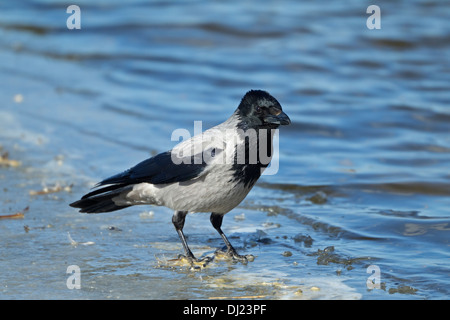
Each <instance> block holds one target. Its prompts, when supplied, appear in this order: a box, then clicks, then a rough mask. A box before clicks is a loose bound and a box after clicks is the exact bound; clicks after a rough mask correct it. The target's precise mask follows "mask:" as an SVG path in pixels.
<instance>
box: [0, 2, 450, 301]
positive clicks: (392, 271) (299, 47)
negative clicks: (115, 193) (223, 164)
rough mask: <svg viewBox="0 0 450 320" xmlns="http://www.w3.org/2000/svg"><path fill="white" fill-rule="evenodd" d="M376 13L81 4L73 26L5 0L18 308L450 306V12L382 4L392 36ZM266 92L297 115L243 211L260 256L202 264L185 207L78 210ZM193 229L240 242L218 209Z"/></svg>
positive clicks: (12, 255) (268, 6)
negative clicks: (63, 302) (251, 94)
mask: <svg viewBox="0 0 450 320" xmlns="http://www.w3.org/2000/svg"><path fill="white" fill-rule="evenodd" d="M370 4H372V3H368V2H365V1H356V0H355V1H345V2H343V3H340V2H336V1H327V2H323V1H322V2H320V3H319V2H310V3H303V2H299V1H292V0H290V1H289V0H287V1H266V2H264V3H263V4H262V3H261V2H257V1H227V2H226V3H225V2H224V3H219V2H213V1H191V2H189V3H184V2H181V1H180V2H178V1H165V2H147V1H126V2H124V1H96V2H95V4H93V3H92V2H89V1H78V2H77V5H78V6H79V7H80V9H81V29H80V30H76V29H74V30H69V29H68V28H67V26H66V20H67V18H68V17H69V16H70V14H68V13H66V8H67V4H66V3H65V2H60V1H45V0H40V1H9V2H2V3H1V4H0V101H2V102H1V104H0V154H2V155H5V154H6V153H7V154H8V156H9V159H11V160H17V161H20V165H19V166H5V165H3V166H0V216H3V215H9V214H14V213H17V212H19V211H22V210H23V209H24V208H26V207H29V210H28V211H26V212H25V214H24V217H23V218H21V219H9V218H8V219H6V218H1V219H0V243H1V247H0V270H1V271H0V297H1V298H2V299H27V298H31V299H105V298H106V299H189V298H193V299H208V298H216V299H217V298H235V299H239V298H254V299H448V297H449V293H450V290H449V287H450V267H449V264H450V259H449V258H450V254H449V251H450V247H449V240H450V224H449V223H450V210H449V207H450V174H449V165H450V135H449V127H450V107H449V103H450V90H449V89H450V86H449V84H450V50H449V49H450V24H449V23H448V21H449V20H450V3H448V2H446V1H420V0H414V1H389V2H388V1H383V2H379V3H378V6H379V7H380V9H381V29H379V30H377V29H374V30H369V29H368V28H367V27H366V20H367V18H368V17H369V16H370V15H369V14H367V13H366V9H367V7H368V6H369V5H370ZM249 89H264V90H267V91H269V92H270V93H271V94H272V95H274V96H275V97H276V98H277V99H278V100H279V101H280V103H281V104H282V106H283V109H284V111H285V112H286V113H287V114H288V115H289V117H290V118H291V120H292V124H291V125H290V126H288V127H283V128H281V130H280V137H279V141H280V144H279V149H280V150H279V157H280V163H279V171H278V172H277V174H275V175H270V176H269V175H268V176H263V177H262V178H261V179H260V181H259V183H258V184H257V186H256V187H255V188H254V189H253V190H252V192H251V193H250V194H249V196H248V197H247V198H246V199H245V200H244V202H243V203H242V204H241V205H240V206H239V207H238V208H236V209H234V210H233V211H231V212H230V213H229V214H227V216H226V217H225V219H224V224H223V229H224V232H225V233H227V234H229V236H230V240H231V241H232V243H233V244H234V245H235V246H236V247H237V249H238V250H239V251H240V253H245V254H253V255H254V256H256V259H255V261H254V262H251V263H249V264H248V265H241V264H232V263H230V262H227V261H222V260H219V259H216V260H215V261H214V262H213V263H212V264H211V265H209V266H208V267H207V268H205V269H203V270H201V271H190V270H189V268H188V267H186V266H183V265H181V266H177V265H173V263H172V261H171V260H172V259H174V258H176V257H177V254H178V253H181V252H182V248H181V244H180V243H179V240H178V236H177V234H176V232H175V230H174V228H173V226H172V224H171V214H172V212H171V211H170V210H168V209H166V208H161V207H133V208H128V209H125V210H123V211H118V212H114V213H109V214H102V215H83V214H80V213H78V212H77V211H76V210H75V209H73V208H70V207H69V206H68V204H69V203H71V202H73V201H74V200H77V199H78V198H79V197H80V196H81V195H83V194H84V193H86V192H87V191H88V190H89V188H90V187H92V186H93V185H94V184H95V183H96V182H98V181H100V180H101V179H103V178H105V177H108V176H111V175H112V174H115V173H118V172H120V171H122V170H125V169H127V168H129V167H131V166H132V165H134V164H136V163H137V162H139V161H141V160H143V159H145V158H147V157H149V156H150V155H154V154H156V153H158V152H162V151H165V150H168V149H170V148H172V147H173V146H174V144H175V142H174V141H171V134H172V132H173V131H174V130H175V129H177V128H186V129H188V130H189V131H190V132H192V133H193V130H194V121H198V120H201V121H203V124H202V125H203V128H204V129H206V128H208V127H210V126H213V125H216V124H218V123H220V122H222V121H223V120H225V119H226V118H228V116H229V115H230V114H231V113H232V112H233V111H234V110H235V108H236V106H237V104H238V103H239V100H240V98H241V97H242V95H243V94H244V93H245V92H246V91H247V90H249ZM55 186H56V187H59V189H56V191H57V192H54V193H47V194H38V195H35V194H33V191H39V190H44V188H45V187H47V188H54V187H55ZM30 191H32V192H31V194H30ZM185 232H186V234H187V235H188V241H189V243H190V244H191V246H192V249H193V251H194V252H195V253H196V254H197V255H209V256H212V255H213V253H214V251H215V249H216V248H219V247H221V246H222V242H221V239H220V238H219V236H218V235H217V234H216V232H215V230H214V229H213V228H212V227H211V226H210V224H209V216H208V215H206V214H194V215H190V216H188V218H187V221H186V227H185ZM72 265H75V266H78V267H79V269H80V274H79V275H80V279H81V285H80V289H76V288H75V289H70V288H69V287H70V286H68V285H67V281H68V279H69V280H70V279H72V278H70V276H71V274H70V273H67V268H68V267H69V266H72ZM369 266H376V268H377V270H378V272H377V273H375V274H372V273H371V270H372V267H370V268H369ZM369 278H370V280H371V281H372V283H373V284H377V286H376V287H371V286H370V284H369V285H368V284H367V280H368V279H369Z"/></svg>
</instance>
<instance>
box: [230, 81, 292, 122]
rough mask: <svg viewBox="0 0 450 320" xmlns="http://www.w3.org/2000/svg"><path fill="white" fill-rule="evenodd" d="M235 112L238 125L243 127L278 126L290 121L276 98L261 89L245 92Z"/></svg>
mask: <svg viewBox="0 0 450 320" xmlns="http://www.w3.org/2000/svg"><path fill="white" fill-rule="evenodd" d="M236 114H237V116H238V117H239V127H241V128H244V129H249V128H252V129H259V128H278V127H279V126H280V125H288V124H290V123H291V120H290V119H289V117H288V116H287V115H286V114H285V113H284V112H283V110H282V109H281V105H280V103H279V102H278V101H277V99H275V98H274V97H272V96H271V95H270V94H269V93H267V92H266V91H262V90H250V91H249V92H247V93H246V94H245V96H244V97H243V98H242V101H241V103H240V104H239V107H238V108H237V110H236Z"/></svg>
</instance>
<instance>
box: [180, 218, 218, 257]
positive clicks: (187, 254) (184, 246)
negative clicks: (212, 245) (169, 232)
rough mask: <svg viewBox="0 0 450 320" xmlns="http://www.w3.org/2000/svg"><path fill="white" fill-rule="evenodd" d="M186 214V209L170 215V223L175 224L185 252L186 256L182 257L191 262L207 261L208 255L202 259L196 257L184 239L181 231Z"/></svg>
mask: <svg viewBox="0 0 450 320" xmlns="http://www.w3.org/2000/svg"><path fill="white" fill-rule="evenodd" d="M187 214H188V212H187V211H175V212H174V214H173V216H172V223H173V225H174V226H175V230H176V231H177V233H178V235H179V236H180V240H181V243H182V244H183V248H184V252H185V254H186V256H184V257H185V258H186V259H187V260H188V261H189V262H190V263H191V264H194V263H203V262H205V263H208V262H209V261H210V260H211V259H210V258H209V257H206V258H203V259H197V258H196V257H195V256H194V254H193V253H192V251H191V249H189V246H188V244H187V241H186V237H185V236H184V233H183V227H184V221H185V220H186V215H187ZM182 257H183V256H182ZM205 265H206V264H205ZM205 265H204V266H205Z"/></svg>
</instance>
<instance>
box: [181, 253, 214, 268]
mask: <svg viewBox="0 0 450 320" xmlns="http://www.w3.org/2000/svg"><path fill="white" fill-rule="evenodd" d="M178 260H179V261H180V262H182V263H185V264H189V265H190V266H191V269H192V270H200V269H203V268H205V267H206V266H207V265H208V264H209V263H210V262H211V261H212V260H213V259H212V258H210V257H204V258H201V259H197V258H196V257H194V256H185V255H182V254H180V255H178Z"/></svg>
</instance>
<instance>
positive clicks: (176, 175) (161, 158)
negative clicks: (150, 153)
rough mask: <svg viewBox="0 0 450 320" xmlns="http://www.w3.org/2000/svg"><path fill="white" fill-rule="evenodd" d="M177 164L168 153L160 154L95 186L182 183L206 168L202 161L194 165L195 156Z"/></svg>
mask: <svg viewBox="0 0 450 320" xmlns="http://www.w3.org/2000/svg"><path fill="white" fill-rule="evenodd" d="M177 160H180V161H176V162H181V163H179V164H177V163H176V162H174V161H173V159H172V154H171V152H170V151H167V152H163V153H160V154H158V155H156V156H154V157H152V158H149V159H147V160H144V161H142V162H140V163H138V164H137V165H136V166H134V167H133V168H131V169H128V170H127V171H124V172H122V173H119V174H117V175H115V176H112V177H110V178H107V179H105V180H103V181H101V182H100V183H98V184H97V185H96V187H99V186H103V185H107V184H120V185H123V184H125V185H128V184H136V183H141V182H148V183H151V184H162V183H173V182H182V181H187V180H191V179H194V178H196V177H198V176H199V175H200V174H201V173H202V172H203V171H204V170H205V168H206V166H207V164H206V163H205V162H204V161H202V162H201V163H198V164H197V163H196V162H198V161H195V156H192V157H190V158H185V159H183V161H181V159H177Z"/></svg>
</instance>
